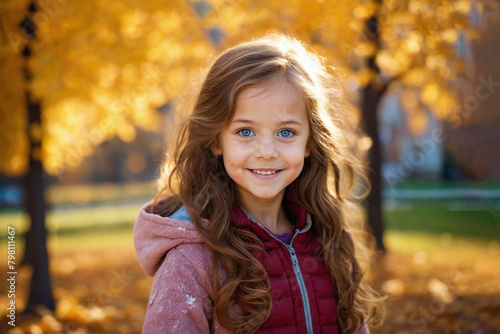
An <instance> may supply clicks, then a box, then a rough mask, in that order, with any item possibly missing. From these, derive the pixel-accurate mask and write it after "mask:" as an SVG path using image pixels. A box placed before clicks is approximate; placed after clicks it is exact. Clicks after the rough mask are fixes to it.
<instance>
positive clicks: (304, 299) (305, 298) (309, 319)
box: [280, 235, 314, 334]
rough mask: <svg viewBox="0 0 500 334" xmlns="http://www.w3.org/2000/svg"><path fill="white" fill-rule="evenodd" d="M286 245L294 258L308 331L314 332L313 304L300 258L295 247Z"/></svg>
mask: <svg viewBox="0 0 500 334" xmlns="http://www.w3.org/2000/svg"><path fill="white" fill-rule="evenodd" d="M294 237H295V235H294ZM280 241H281V240H280ZM292 241H293V238H292V240H291V241H290V244H291V243H292ZM285 246H287V249H288V253H289V254H290V257H291V258H292V263H293V271H294V272H295V278H296V279H297V283H298V284H299V289H300V294H301V295H302V303H303V304H304V315H305V317H306V326H307V333H308V334H313V333H314V330H313V325H312V316H311V306H310V304H309V295H308V294H307V288H306V283H305V282H304V277H303V276H302V272H301V270H300V264H299V259H298V258H297V255H296V254H295V249H294V248H293V247H292V246H291V245H285Z"/></svg>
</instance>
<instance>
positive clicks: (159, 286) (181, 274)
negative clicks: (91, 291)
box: [143, 249, 212, 334]
mask: <svg viewBox="0 0 500 334" xmlns="http://www.w3.org/2000/svg"><path fill="white" fill-rule="evenodd" d="M203 279H204V278H202V277H200V275H199V274H198V272H197V271H196V269H195V267H194V265H193V264H192V263H191V261H189V259H188V258H187V257H185V256H184V255H183V254H182V253H181V252H180V251H179V250H178V249H173V250H171V251H170V252H168V254H167V256H166V258H165V260H164V261H163V264H162V265H161V266H160V268H159V269H158V271H157V272H156V274H155V277H154V280H153V287H152V288H151V296H150V298H149V303H148V309H147V311H146V319H145V321H144V327H143V334H156V333H209V332H210V322H211V319H212V314H211V309H210V305H211V298H210V296H209V295H208V292H207V291H206V289H205V287H204V284H203Z"/></svg>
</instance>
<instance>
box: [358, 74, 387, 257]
mask: <svg viewBox="0 0 500 334" xmlns="http://www.w3.org/2000/svg"><path fill="white" fill-rule="evenodd" d="M379 101H380V94H379V92H378V91H377V90H376V89H375V88H374V87H373V85H371V84H369V85H368V86H366V87H365V89H364V91H363V104H362V108H361V110H362V115H363V122H364V130H365V132H366V134H367V135H368V136H369V137H370V138H371V140H372V146H371V148H370V151H369V165H368V166H369V177H370V182H371V191H370V194H369V195H368V197H367V198H366V206H367V215H368V225H370V228H371V229H372V232H373V235H374V237H375V242H376V247H377V250H380V251H385V246H384V240H383V237H384V221H383V217H382V173H381V165H382V157H381V150H380V140H379V136H378V130H379V126H378V117H377V107H378V104H379Z"/></svg>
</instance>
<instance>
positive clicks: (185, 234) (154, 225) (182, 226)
mask: <svg viewBox="0 0 500 334" xmlns="http://www.w3.org/2000/svg"><path fill="white" fill-rule="evenodd" d="M151 208H152V203H147V204H146V205H144V206H143V207H142V208H141V211H140V212H139V216H138V217H137V220H136V221H135V225H134V245H135V250H136V252H137V256H138V258H139V263H140V264H141V267H142V269H143V270H144V272H145V273H146V274H148V275H149V276H154V274H155V273H156V271H157V270H158V268H159V267H160V265H161V263H162V262H163V259H164V258H165V255H166V254H167V252H168V251H169V250H171V249H172V248H174V247H176V246H178V245H180V244H188V243H201V242H202V240H201V238H200V235H199V234H198V231H197V230H196V227H195V226H194V223H193V222H192V221H191V218H190V217H189V215H188V214H187V211H186V209H185V208H184V207H181V208H180V209H179V210H178V211H176V212H175V213H174V214H173V215H171V216H170V217H168V218H166V217H161V216H159V215H156V214H154V213H152V212H151Z"/></svg>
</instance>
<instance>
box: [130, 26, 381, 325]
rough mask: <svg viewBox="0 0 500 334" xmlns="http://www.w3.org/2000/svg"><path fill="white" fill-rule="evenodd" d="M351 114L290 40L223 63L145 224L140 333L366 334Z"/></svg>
mask: <svg viewBox="0 0 500 334" xmlns="http://www.w3.org/2000/svg"><path fill="white" fill-rule="evenodd" d="M346 114H347V111H346V109H345V107H343V102H342V98H341V95H340V90H339V89H338V86H337V85H336V84H335V83H334V80H333V79H332V77H331V76H330V75H329V74H328V73H327V71H326V68H325V66H324V65H323V64H322V62H321V60H320V58H319V57H318V56H316V55H315V54H314V53H312V52H310V51H307V50H306V48H305V47H304V46H303V45H302V44H301V43H300V42H298V41H296V40H294V39H291V38H288V37H285V36H281V35H270V36H267V37H265V38H263V39H260V40H256V41H252V42H248V43H244V44H241V45H239V46H236V47H234V48H231V49H229V50H227V51H226V52H224V53H223V54H222V55H221V56H220V57H218V59H216V61H215V63H214V64H213V65H212V67H211V68H210V70H209V72H208V74H207V76H206V78H205V79H204V81H203V83H202V86H201V89H200V91H199V94H198V95H197V99H196V101H195V103H194V107H193V108H192V110H190V114H189V117H188V119H187V121H186V122H185V123H184V124H183V125H182V126H181V128H180V132H179V135H178V138H177V141H176V145H175V147H174V149H173V153H170V154H167V159H166V162H165V171H166V172H165V173H164V175H163V176H162V177H161V178H160V182H159V184H160V190H159V192H158V195H157V196H156V198H155V201H154V202H153V203H150V204H147V205H146V206H144V207H143V208H142V210H141V212H140V214H139V217H138V218H137V221H136V224H135V228H134V229H135V230H134V234H135V247H136V250H137V253H138V256H139V260H140V262H141V265H142V267H143V269H144V271H145V272H146V273H147V274H148V275H154V282H153V287H152V291H151V297H150V299H149V305H148V309H147V313H146V320H145V323H144V328H143V333H254V332H255V333H284V334H285V333H286V334H289V333H356V332H358V333H368V330H367V327H366V324H369V323H371V322H373V320H374V317H375V315H376V314H377V313H378V311H380V303H379V300H378V299H377V296H376V295H375V293H373V292H372V290H370V288H369V287H368V286H367V285H366V284H365V283H364V280H363V275H364V269H363V268H362V266H361V264H360V262H359V259H358V258H357V257H358V256H359V255H360V254H361V253H360V252H361V250H362V248H360V244H361V243H360V241H361V240H360V238H359V237H358V236H356V235H355V234H354V231H355V229H356V228H357V227H359V226H361V225H360V223H359V222H360V221H361V219H360V217H359V215H357V216H354V213H355V212H359V210H358V206H357V204H356V201H355V199H354V198H353V196H352V195H351V192H352V191H351V189H352V187H353V186H354V183H355V182H357V181H359V177H360V176H361V177H363V174H362V171H361V167H360V166H361V165H360V163H359V161H358V160H357V159H356V158H355V155H354V154H353V152H352V150H351V146H352V145H351V144H353V143H352V139H353V138H354V137H353V131H354V128H353V127H352V126H350V124H349V122H348V119H349V117H347V115H346Z"/></svg>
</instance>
